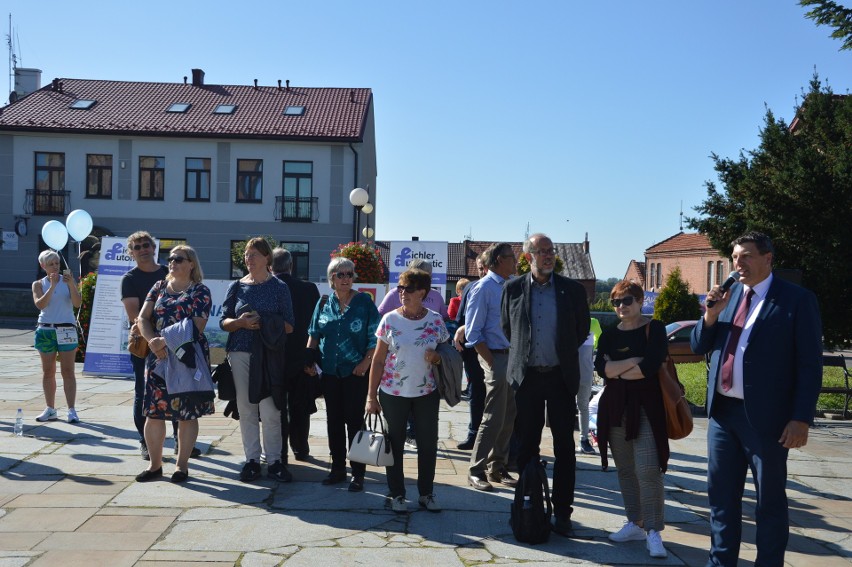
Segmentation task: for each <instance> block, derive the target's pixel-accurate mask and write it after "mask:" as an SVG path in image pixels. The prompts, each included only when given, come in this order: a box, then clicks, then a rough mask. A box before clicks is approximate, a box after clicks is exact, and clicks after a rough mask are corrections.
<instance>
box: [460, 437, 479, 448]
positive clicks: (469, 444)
mask: <svg viewBox="0 0 852 567" xmlns="http://www.w3.org/2000/svg"><path fill="white" fill-rule="evenodd" d="M475 442H476V439H473V438H470V437H468V438H467V439H465V440H464V441H462V442H461V443H459V444H458V445H456V449H458V450H459V451H470V450H471V449H473V444H474V443H475Z"/></svg>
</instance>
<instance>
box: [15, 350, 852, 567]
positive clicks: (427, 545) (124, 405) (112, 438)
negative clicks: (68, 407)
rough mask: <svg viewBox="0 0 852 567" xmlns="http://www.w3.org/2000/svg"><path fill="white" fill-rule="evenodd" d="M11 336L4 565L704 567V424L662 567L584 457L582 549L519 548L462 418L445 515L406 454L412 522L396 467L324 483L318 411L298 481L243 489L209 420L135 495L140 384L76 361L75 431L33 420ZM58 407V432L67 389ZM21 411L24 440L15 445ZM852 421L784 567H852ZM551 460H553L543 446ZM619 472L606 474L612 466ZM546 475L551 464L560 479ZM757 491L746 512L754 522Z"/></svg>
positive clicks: (809, 478) (684, 449) (444, 439)
mask: <svg viewBox="0 0 852 567" xmlns="http://www.w3.org/2000/svg"><path fill="white" fill-rule="evenodd" d="M7 342H8V341H5V340H4V339H3V336H2V335H0V346H2V348H0V567H7V566H9V567H12V566H15V567H17V566H24V565H33V566H41V565H62V566H63V567H73V566H75V565H86V566H91V565H106V566H110V567H112V566H122V565H140V566H143V565H149V566H159V565H166V564H168V565H177V566H189V565H204V566H215V565H240V566H242V567H261V566H263V567H265V566H273V565H294V566H301V565H306V566H310V567H317V566H320V565H336V566H344V565H346V566H348V565H361V564H371V565H382V564H384V565H387V564H394V565H442V566H452V565H460V566H461V565H465V566H472V565H483V564H489V565H490V564H500V565H514V564H524V565H556V564H559V565H567V564H570V565H690V566H692V565H703V564H704V562H705V561H706V556H707V547H708V522H707V517H708V514H707V502H706V494H705V485H706V483H705V471H706V467H707V460H706V448H705V440H704V434H705V423H706V422H705V420H704V419H701V418H697V419H696V430H695V432H694V433H693V434H692V435H691V436H690V437H689V438H688V439H685V440H682V441H675V442H673V443H672V459H671V462H670V468H669V472H668V473H667V475H666V520H667V529H666V530H665V531H664V532H663V534H662V535H663V538H664V541H665V543H666V547H667V549H668V551H669V556H668V558H667V559H664V560H660V559H651V558H649V557H648V553H647V551H646V550H645V546H644V543H643V542H629V543H626V544H613V543H611V542H610V541H609V540H608V539H607V537H606V536H607V534H608V533H609V532H612V531H615V530H617V529H619V528H620V526H621V524H622V522H623V521H624V517H623V508H622V501H621V497H620V494H619V491H618V483H617V478H616V473H615V467H614V466H611V468H610V470H609V471H607V472H603V471H601V470H600V461H599V458H598V457H596V456H595V457H589V456H585V455H579V456H578V459H577V461H578V464H577V468H578V472H577V487H576V503H575V512H574V518H573V519H574V522H575V528H576V529H575V531H576V535H577V537H576V538H574V539H566V538H563V537H560V536H558V535H555V534H554V535H553V536H552V537H551V538H550V541H549V542H548V543H546V544H544V545H537V546H530V545H523V544H518V543H517V542H516V541H515V540H514V538H513V537H512V534H511V530H510V529H509V526H508V523H507V522H508V517H509V514H508V511H509V503H510V501H511V497H512V492H511V491H510V490H508V489H498V490H496V491H495V492H494V493H490V494H489V493H481V492H477V491H474V490H473V489H470V488H469V487H468V486H467V482H466V473H467V464H468V457H469V453H467V452H464V451H458V450H456V449H455V445H456V443H457V442H458V440H460V439H463V438H464V436H465V433H466V430H467V418H468V413H467V412H468V406H467V404H466V403H465V402H462V403H461V404H459V405H458V406H456V407H455V408H448V407H442V410H441V414H440V420H441V422H440V428H439V435H440V451H439V456H438V467H437V475H436V494H437V498H438V499H439V501H440V503H441V504H442V506H443V508H444V511H443V512H442V513H440V514H434V513H429V512H427V511H425V510H422V509H417V501H416V498H417V489H416V483H415V481H414V480H413V479H414V476H415V475H416V457H415V455H414V454H412V453H411V452H410V451H406V460H405V464H406V473H407V474H406V478H407V481H406V484H407V486H408V491H409V492H408V496H409V498H411V499H412V501H411V502H410V510H411V512H410V513H409V514H407V515H404V516H399V515H396V514H393V513H392V512H390V511H388V510H386V509H385V508H384V494H385V493H386V485H385V477H384V471H383V470H381V469H376V468H369V469H368V475H367V482H366V485H365V491H364V492H363V493H360V494H352V493H349V492H347V490H346V484H345V483H344V484H341V485H337V486H335V487H327V486H321V485H320V482H319V481H320V480H321V479H322V478H323V477H324V476H325V475H326V474H327V470H328V450H327V444H326V439H325V423H324V411H323V409H322V408H321V409H320V411H319V412H318V413H317V414H315V415H314V416H313V420H312V428H311V441H310V443H311V454H312V457H311V459H310V461H308V462H304V463H302V462H297V461H294V460H291V465H290V468H291V471H292V472H293V475H294V477H295V481H294V482H292V483H289V484H278V483H276V482H273V481H271V480H269V479H266V478H264V479H263V480H261V481H260V482H257V483H254V484H243V483H241V482H239V481H238V480H237V475H238V472H239V470H240V468H241V467H242V461H243V455H242V444H241V441H240V435H239V430H238V427H237V422H235V421H233V420H231V419H230V418H226V417H224V416H222V414H221V410H222V406H221V405H219V406H217V414H216V415H213V416H209V417H205V418H203V419H202V420H201V424H200V436H199V442H198V446H199V447H200V448H201V450H202V451H203V453H204V454H203V456H202V457H201V458H199V459H193V460H192V461H190V475H191V476H190V480H189V482H187V483H185V484H183V485H174V484H172V483H170V482H168V480H167V479H168V477H169V476H170V475H171V472H172V471H173V469H174V457H173V456H172V454H171V447H172V445H171V440H168V441H167V450H166V455H167V461H166V464H165V466H164V480H163V481H160V482H152V483H146V484H139V483H136V482H134V479H133V477H134V475H135V474H137V473H138V472H140V471H141V470H142V469H143V468H144V467H145V464H144V462H143V461H142V460H141V459H140V457H139V450H138V449H139V445H138V442H137V440H136V438H135V430H134V429H133V424H132V409H131V408H132V399H133V382H132V380H126V379H121V378H115V377H101V376H83V375H82V367H81V365H78V374H77V381H78V386H77V390H78V402H77V410H78V413H79V415H80V419H81V420H82V421H81V423H79V424H75V425H70V424H67V423H65V422H64V421H61V420H60V421H54V422H49V423H43V424H42V423H37V422H36V421H35V416H36V415H38V413H39V412H40V411H41V410H42V409H43V396H42V391H41V370H40V365H39V360H38V356H37V354H36V353H35V352H34V351H33V349H32V348H31V347H28V346H24V345H21V344H6V343H7ZM58 381H59V382H60V385H59V388H58V392H57V400H58V402H57V403H58V404H59V405H60V409H59V413H60V418H64V416H65V411H64V409H65V408H64V406H63V404H64V399H63V394H62V387H61V379H58ZM19 407H21V408H23V410H24V415H25V429H24V437H22V438H21V437H14V436H13V435H12V427H13V424H14V418H15V411H16V409H17V408H19ZM850 435H852V424H850V422H848V421H829V420H820V421H819V423H818V424H817V427H815V428H814V429H812V431H811V438H810V442H809V443H808V445H807V447H805V448H804V449H803V450H797V451H793V452H792V453H791V455H790V461H789V471H790V480H789V496H790V510H791V519H792V526H791V537H790V544H789V549H788V553H787V564H788V565H815V564H819V565H820V567H833V566H836V565H838V566H839V565H844V566H849V565H852V536H850V533H852V501H850V499H852V483H850V482H849V480H850V476H852V466H850V465H852V453H850V447H852V444H850ZM542 451H543V455H544V457H545V458H546V459H548V460H550V461H552V446H551V443H550V437H549V434H548V433H545V435H544V440H543V447H542ZM610 462H612V461H610ZM551 469H552V467H548V472H551ZM754 496H755V495H754V490H753V487H752V486H751V485H750V484H749V485H747V490H746V496H745V499H744V502H745V508H746V510H747V511H748V512H749V513H750V512H752V511H753V506H754ZM745 541H746V543H745V544H744V549H743V551H742V554H741V556H742V557H743V561H742V565H751V564H752V562H753V560H754V557H755V550H754V545H753V542H754V525H753V523H752V522H751V520H747V523H746V526H745Z"/></svg>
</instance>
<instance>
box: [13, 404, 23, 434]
mask: <svg viewBox="0 0 852 567" xmlns="http://www.w3.org/2000/svg"><path fill="white" fill-rule="evenodd" d="M23 435H24V410H22V409H21V408H18V413H17V414H15V436H16V437H23Z"/></svg>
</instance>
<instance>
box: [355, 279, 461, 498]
mask: <svg viewBox="0 0 852 567" xmlns="http://www.w3.org/2000/svg"><path fill="white" fill-rule="evenodd" d="M396 289H397V293H398V294H399V297H400V303H401V304H402V305H401V306H400V307H398V308H397V309H394V310H393V311H389V312H388V313H386V314H385V315H384V316H383V317H382V320H381V322H380V323H379V327H378V329H377V330H376V337H377V338H378V339H379V340H378V343H377V345H376V354H375V360H376V364H374V365H373V367H372V368H371V369H370V384H369V387H368V390H367V403H366V405H365V411H366V412H367V413H374V414H378V413H380V412H382V411H383V412H384V414H385V418H386V419H387V421H388V436H389V437H390V443H391V449H392V450H393V461H394V463H393V466H390V467H386V476H387V481H388V489H389V490H390V493H389V496H388V498H389V499H390V508H391V509H392V510H393V511H394V512H396V513H397V514H404V513H406V512H407V511H408V508H407V506H406V503H405V475H404V473H403V466H402V456H403V443H404V442H405V435H406V433H405V429H406V422H407V420H408V416H409V415H413V416H414V424H415V430H416V435H417V489H418V491H419V493H420V499H419V503H420V506H422V507H424V508H426V509H427V510H429V511H430V512H440V511H441V507H440V506H439V505H438V503H437V501H436V500H435V495H434V493H433V489H432V488H433V483H434V480H435V462H436V459H437V456H438V409H439V406H440V402H441V397H440V394H439V393H438V384H437V382H436V380H435V375H434V372H433V371H432V367H433V365H435V364H440V363H441V357H440V355H438V353H437V352H435V350H436V348H437V346H438V343H442V342H445V341H447V340H449V338H450V333H449V332H448V331H447V327H446V326H445V325H444V321H443V318H442V317H441V314H440V313H438V312H436V311H432V310H431V309H427V308H426V307H424V306H423V300H424V298H425V297H426V295H427V294H428V293H429V292H430V291H431V289H432V276H431V274H429V273H428V272H426V271H424V270H418V269H408V270H406V271H404V272H403V273H402V274H400V276H399V285H398V286H397V288H396ZM379 386H381V389H379Z"/></svg>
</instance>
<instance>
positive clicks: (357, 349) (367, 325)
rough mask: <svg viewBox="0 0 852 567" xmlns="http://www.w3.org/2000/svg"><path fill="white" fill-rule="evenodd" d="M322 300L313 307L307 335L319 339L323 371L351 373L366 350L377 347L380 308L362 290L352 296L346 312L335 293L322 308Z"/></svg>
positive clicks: (340, 373) (338, 374) (343, 374)
mask: <svg viewBox="0 0 852 567" xmlns="http://www.w3.org/2000/svg"><path fill="white" fill-rule="evenodd" d="M320 303H322V302H317V306H316V307H315V308H314V314H313V317H311V325H310V327H309V328H308V335H310V336H311V337H314V338H318V339H319V349H320V353H321V354H322V362H321V363H320V366H321V367H322V371H323V373H324V374H330V375H333V376H350V375H351V374H352V371H353V370H354V369H355V367H356V366H358V364H359V363H360V362H361V360H363V359H364V354H366V352H367V351H368V350H369V349H372V348H375V347H376V329H377V328H378V326H379V319H380V317H379V310H378V309H376V304H375V303H373V299H372V297H371V296H370V295H369V294H366V293H362V292H357V293H356V294H355V295H354V296H353V297H352V301H350V302H349V308H348V309H347V310H346V311H345V312H344V313H341V311H340V302H339V301H338V300H337V296H336V295H334V294H333V293H332V294H331V295H329V297H328V301H326V302H325V305H323V307H322V310H320V309H319V307H320Z"/></svg>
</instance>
